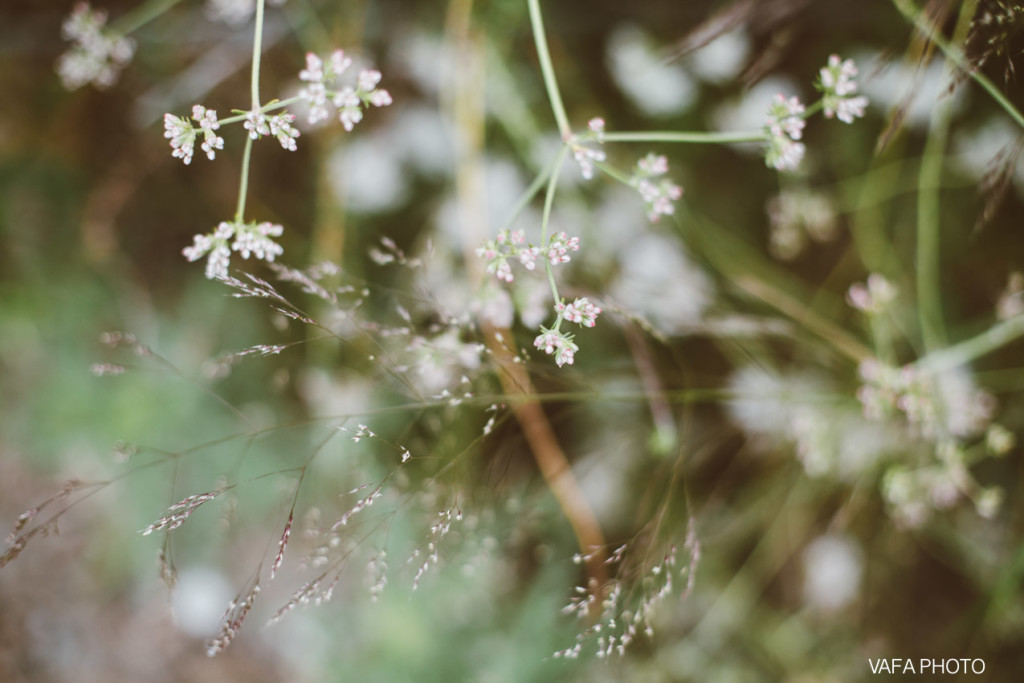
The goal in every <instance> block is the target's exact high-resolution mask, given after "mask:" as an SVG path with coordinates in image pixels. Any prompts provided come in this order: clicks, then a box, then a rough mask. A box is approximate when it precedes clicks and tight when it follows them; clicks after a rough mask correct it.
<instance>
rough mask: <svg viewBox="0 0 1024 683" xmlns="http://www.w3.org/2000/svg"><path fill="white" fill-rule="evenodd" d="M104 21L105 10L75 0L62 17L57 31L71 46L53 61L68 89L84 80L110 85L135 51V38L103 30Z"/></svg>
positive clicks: (96, 84) (81, 83) (74, 88)
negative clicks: (65, 15) (63, 17)
mask: <svg viewBox="0 0 1024 683" xmlns="http://www.w3.org/2000/svg"><path fill="white" fill-rule="evenodd" d="M106 23H107V13H106V11H104V10H94V9H92V8H91V7H90V6H89V3H87V2H79V3H77V4H76V5H75V7H74V9H72V10H71V14H70V15H69V16H68V17H67V19H65V20H64V24H63V25H62V26H61V30H62V33H63V35H64V39H65V40H68V41H71V43H72V45H71V47H70V48H68V51H67V52H65V53H64V54H63V55H61V56H60V59H59V60H58V61H57V75H59V76H60V80H61V82H62V83H63V84H64V87H65V88H67V89H68V90H76V89H78V88H80V87H82V86H83V85H85V84H86V83H92V84H93V85H94V86H96V87H97V88H100V89H102V88H108V87H110V86H111V85H113V84H114V83H115V82H116V81H117V77H118V76H119V75H120V73H121V69H123V68H124V67H125V65H126V64H128V62H130V61H131V58H132V55H133V54H135V41H133V40H132V39H130V38H126V37H124V36H120V35H117V34H114V33H110V32H108V31H104V25H105V24H106Z"/></svg>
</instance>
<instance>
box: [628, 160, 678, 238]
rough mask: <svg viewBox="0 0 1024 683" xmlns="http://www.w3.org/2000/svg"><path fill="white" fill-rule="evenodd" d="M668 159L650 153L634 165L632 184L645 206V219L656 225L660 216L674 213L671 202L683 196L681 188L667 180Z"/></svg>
mask: <svg viewBox="0 0 1024 683" xmlns="http://www.w3.org/2000/svg"><path fill="white" fill-rule="evenodd" d="M666 173H668V159H666V158H665V157H664V156H662V155H658V154H655V153H653V152H651V153H650V154H648V155H647V156H645V157H644V158H642V159H640V161H638V162H637V164H636V171H634V173H633V179H632V184H633V187H635V188H636V189H637V192H639V193H640V196H641V197H642V198H643V200H644V202H645V203H646V204H647V219H648V220H650V221H651V222H652V223H657V222H658V219H659V218H661V217H662V216H671V215H672V214H673V213H675V206H674V205H673V204H672V202H674V201H677V200H678V199H679V198H680V197H682V196H683V188H681V187H679V186H678V185H676V184H675V183H673V182H672V181H671V180H669V179H668V178H662V177H661V176H663V175H665V174H666Z"/></svg>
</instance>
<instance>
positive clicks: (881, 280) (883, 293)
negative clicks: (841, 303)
mask: <svg viewBox="0 0 1024 683" xmlns="http://www.w3.org/2000/svg"><path fill="white" fill-rule="evenodd" d="M895 300H896V287H895V286H893V284H892V283H891V282H889V281H888V280H887V279H885V276H884V275H881V274H880V273H871V275H868V281H867V284H866V285H865V284H862V283H860V282H857V283H854V284H853V285H850V289H849V290H847V292H846V301H847V302H848V303H849V304H850V305H851V306H853V307H854V308H856V309H857V310H858V311H863V312H865V313H869V314H871V315H880V314H882V313H884V312H886V311H887V310H889V307H890V306H892V303H893V302H894V301H895Z"/></svg>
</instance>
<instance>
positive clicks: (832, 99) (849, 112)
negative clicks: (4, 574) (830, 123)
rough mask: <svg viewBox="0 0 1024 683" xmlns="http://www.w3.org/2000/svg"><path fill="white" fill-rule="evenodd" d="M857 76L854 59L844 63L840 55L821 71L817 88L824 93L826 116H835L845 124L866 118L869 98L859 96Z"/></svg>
mask: <svg viewBox="0 0 1024 683" xmlns="http://www.w3.org/2000/svg"><path fill="white" fill-rule="evenodd" d="M856 75H857V66H856V65H855V64H854V63H853V60H852V59H847V60H846V61H842V60H841V59H840V58H839V55H832V56H830V57H829V58H828V65H827V66H825V67H823V68H822V69H821V74H820V78H819V79H818V83H817V88H818V90H819V91H821V93H822V102H823V104H824V107H825V116H826V117H827V118H832V117H833V116H835V117H836V118H838V119H839V120H840V121H842V122H844V123H853V119H854V118H857V117H860V116H864V108H865V107H866V106H867V105H868V98H866V97H864V96H863V95H857V94H856V93H857V84H856V83H854V81H853V77H854V76H856Z"/></svg>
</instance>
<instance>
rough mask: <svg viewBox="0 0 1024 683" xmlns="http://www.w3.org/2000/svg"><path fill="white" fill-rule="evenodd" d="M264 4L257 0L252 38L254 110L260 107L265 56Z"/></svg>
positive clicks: (262, 1)
mask: <svg viewBox="0 0 1024 683" xmlns="http://www.w3.org/2000/svg"><path fill="white" fill-rule="evenodd" d="M263 4H264V0H256V28H255V29H254V30H253V38H252V110H253V111H257V110H259V108H260V59H261V58H262V57H263Z"/></svg>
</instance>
